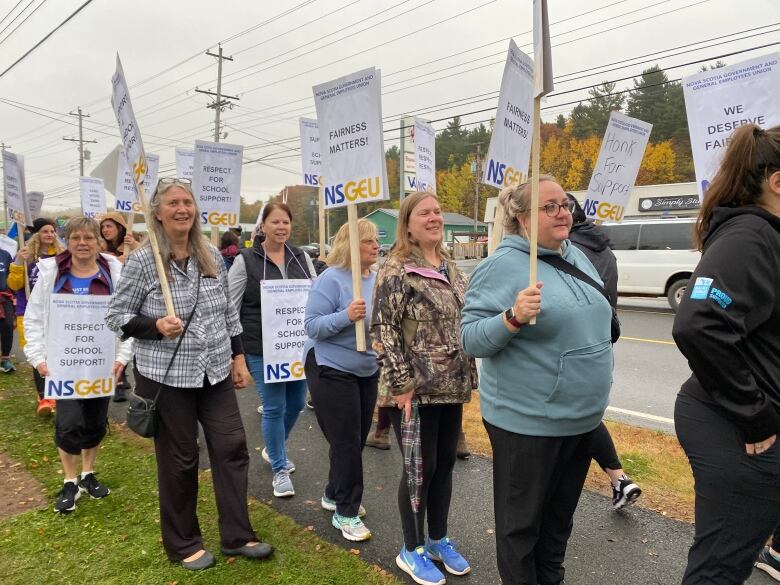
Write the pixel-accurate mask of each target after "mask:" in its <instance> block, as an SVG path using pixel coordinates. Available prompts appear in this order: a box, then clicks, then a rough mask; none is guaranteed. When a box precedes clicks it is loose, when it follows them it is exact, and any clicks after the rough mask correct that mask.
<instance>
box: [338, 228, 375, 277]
mask: <svg viewBox="0 0 780 585" xmlns="http://www.w3.org/2000/svg"><path fill="white" fill-rule="evenodd" d="M357 225H358V236H359V237H360V241H361V242H363V241H365V240H375V239H376V237H377V235H378V233H379V232H378V230H377V229H376V225H375V224H374V223H373V222H371V221H369V220H367V219H359V220H358V222H357ZM351 260H352V256H351V255H350V253H349V224H347V223H345V224H344V225H342V226H341V227H340V228H339V231H337V232H336V237H335V238H334V239H333V248H332V249H331V251H330V254H328V257H327V258H326V259H325V263H326V264H327V265H328V266H332V267H334V268H343V269H344V270H349V269H350V268H351V267H352V264H351Z"/></svg>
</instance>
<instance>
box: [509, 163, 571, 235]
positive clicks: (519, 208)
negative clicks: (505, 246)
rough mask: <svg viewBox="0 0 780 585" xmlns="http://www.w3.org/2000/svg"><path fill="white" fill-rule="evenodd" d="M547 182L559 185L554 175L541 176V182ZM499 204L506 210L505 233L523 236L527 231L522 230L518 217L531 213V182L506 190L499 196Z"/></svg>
mask: <svg viewBox="0 0 780 585" xmlns="http://www.w3.org/2000/svg"><path fill="white" fill-rule="evenodd" d="M545 181H552V182H553V183H558V181H557V180H556V179H555V177H553V176H552V175H539V182H540V183H543V182H545ZM498 203H499V204H500V205H501V207H503V208H504V233H505V234H506V235H516V236H523V234H524V233H525V230H523V229H520V222H519V221H518V219H517V216H518V215H521V214H524V213H528V212H529V211H531V181H530V180H529V181H526V182H525V183H522V184H520V185H517V186H516V187H508V188H506V189H504V190H503V191H501V193H499V194H498Z"/></svg>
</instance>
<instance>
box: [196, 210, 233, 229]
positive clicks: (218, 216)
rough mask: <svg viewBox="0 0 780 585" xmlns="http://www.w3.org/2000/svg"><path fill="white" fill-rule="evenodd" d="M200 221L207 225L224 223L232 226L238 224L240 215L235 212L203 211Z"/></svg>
mask: <svg viewBox="0 0 780 585" xmlns="http://www.w3.org/2000/svg"><path fill="white" fill-rule="evenodd" d="M200 223H201V224H205V225H224V226H226V227H231V226H234V225H238V217H237V216H236V214H235V213H218V212H216V211H212V212H208V211H203V212H201V214H200Z"/></svg>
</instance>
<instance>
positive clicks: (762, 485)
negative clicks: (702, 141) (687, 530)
mask: <svg viewBox="0 0 780 585" xmlns="http://www.w3.org/2000/svg"><path fill="white" fill-rule="evenodd" d="M695 235H696V239H697V241H698V245H699V249H700V250H702V252H703V256H702V259H701V261H700V262H699V265H698V267H697V268H696V270H695V272H694V273H693V276H692V277H691V279H690V284H689V286H688V290H687V292H686V293H685V298H684V299H683V302H682V303H681V304H680V309H679V311H678V312H677V317H676V319H675V322H674V330H673V334H674V340H675V342H676V343H677V346H678V347H679V348H680V351H681V352H682V353H683V354H684V355H685V357H686V358H687V359H688V363H689V365H690V367H691V370H692V371H693V375H692V376H691V377H690V378H689V379H688V380H687V381H686V382H685V383H684V384H683V386H682V389H681V390H680V393H679V395H678V397H677V403H676V405H675V413H674V419H675V427H676V429H677V435H678V437H679V439H680V443H681V444H682V446H683V449H685V453H686V454H687V456H688V459H689V461H690V464H691V468H692V469H693V475H694V479H695V480H696V533H695V536H694V541H693V545H692V546H691V549H690V552H689V554H688V567H687V568H686V571H685V576H684V577H683V581H682V583H683V585H694V584H704V583H707V584H711V583H718V584H727V583H729V584H730V583H734V584H737V583H744V582H745V580H746V579H747V578H748V576H749V574H750V571H751V567H752V565H753V563H754V561H755V560H756V558H757V557H758V554H759V552H760V551H761V549H762V546H763V545H764V543H765V542H766V541H767V538H768V537H769V536H770V535H771V534H772V531H773V530H774V528H775V525H776V524H777V521H778V519H780V446H779V445H778V443H777V435H778V432H780V126H776V127H774V128H771V129H769V130H762V129H761V128H759V127H758V126H755V125H751V124H749V125H745V126H741V127H740V128H738V129H737V130H736V131H735V132H734V134H733V135H732V137H731V142H730V144H729V146H728V148H727V150H726V152H725V154H724V156H723V160H722V163H721V167H720V169H719V170H718V172H717V174H716V175H715V177H714V179H713V180H712V183H711V184H710V185H709V188H708V189H707V191H706V193H705V195H704V204H703V205H702V208H701V211H700V213H699V220H698V222H697V225H696V234H695Z"/></svg>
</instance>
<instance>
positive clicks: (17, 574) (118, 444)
mask: <svg viewBox="0 0 780 585" xmlns="http://www.w3.org/2000/svg"><path fill="white" fill-rule="evenodd" d="M34 396H35V390H34V388H33V384H32V374H31V371H30V369H29V368H27V367H19V371H17V372H16V373H15V374H11V375H5V374H3V375H2V377H1V378H0V451H2V452H4V453H5V454H6V455H7V456H8V457H10V458H11V459H12V460H13V461H15V462H16V463H18V464H20V466H19V467H21V468H25V469H26V470H27V471H28V472H29V473H30V474H31V475H32V476H33V477H34V478H36V479H37V480H38V481H40V482H41V484H42V487H43V490H44V492H45V493H44V499H45V501H46V503H45V508H38V509H35V510H30V511H25V512H21V513H19V514H17V515H14V516H11V517H8V518H5V519H4V520H2V521H0V567H2V569H0V575H1V576H0V582H2V583H4V584H5V585H11V584H16V583H18V584H24V585H29V584H31V583H34V584H39V583H57V584H66V583H89V582H92V583H101V584H111V583H117V584H119V583H121V584H125V583H140V584H146V583H150V584H151V583H162V584H168V585H171V584H174V583H179V584H184V583H209V584H211V583H231V584H233V583H258V584H260V583H262V584H269V585H270V584H280V585H281V584H291V585H292V584H295V585H307V584H311V585H314V584H317V585H328V584H333V585H336V584H343V583H354V584H361V585H362V584H377V585H379V584H391V583H399V581H398V580H396V579H395V578H394V577H393V576H392V575H390V574H388V573H386V572H385V571H383V570H381V569H380V568H379V567H377V566H369V565H368V564H366V563H364V562H363V561H362V560H361V559H360V558H359V556H357V555H354V554H351V553H350V551H348V550H344V549H341V548H339V547H336V546H333V545H331V544H328V543H327V542H325V541H323V540H321V539H319V538H318V537H317V536H316V535H315V534H314V533H313V532H310V531H307V530H306V529H304V528H302V527H300V526H298V525H297V524H295V522H293V521H292V520H291V519H289V518H287V517H286V516H282V515H279V514H277V513H275V512H274V511H273V510H271V509H270V508H269V507H267V506H265V505H264V504H262V503H261V502H259V501H257V500H251V499H250V508H249V509H250V515H251V519H252V524H253V526H254V528H255V530H256V531H257V533H258V535H259V536H260V537H261V538H262V539H263V540H264V541H268V542H270V543H272V544H273V545H274V547H275V548H276V552H275V553H274V556H273V557H272V560H270V561H250V560H247V559H244V558H227V557H224V556H222V555H221V554H219V535H218V531H217V517H216V509H215V504H214V493H213V490H212V486H211V480H210V478H209V477H208V472H204V473H202V475H201V479H202V480H203V481H202V482H201V486H200V501H199V510H198V512H199V514H198V515H199V519H200V524H201V530H202V531H203V535H204V539H205V543H206V546H207V547H208V548H209V549H210V550H211V551H212V552H214V554H216V555H217V562H218V564H217V566H216V567H215V568H213V569H209V570H207V571H202V572H200V573H192V572H189V571H185V570H184V569H182V568H180V567H179V566H178V565H177V564H173V563H171V562H169V561H168V559H167V557H166V556H165V554H164V552H163V549H162V544H161V543H160V527H159V521H158V509H157V493H156V487H157V481H156V471H155V462H154V456H153V453H152V451H151V442H149V441H146V440H143V439H140V438H138V437H136V436H135V435H133V434H132V432H130V431H128V430H126V429H124V428H122V427H119V426H117V425H114V424H112V426H111V432H110V434H109V435H108V436H107V437H106V439H105V440H104V442H103V445H102V447H101V451H100V455H99V456H98V460H97V464H96V470H97V473H98V475H99V477H100V480H101V481H102V482H104V483H105V484H106V485H108V486H109V487H110V488H111V495H109V496H108V497H107V498H105V499H104V500H90V499H89V498H85V497H82V498H81V499H80V500H79V502H78V505H77V508H76V511H75V512H73V513H71V514H69V515H67V516H60V515H58V514H55V513H54V512H53V511H52V510H53V509H52V506H53V503H54V496H55V494H56V493H57V491H58V490H59V489H60V487H61V486H62V479H63V478H62V469H61V467H60V463H59V458H58V457H57V452H56V449H55V447H54V442H53V429H54V425H53V421H52V420H51V419H50V420H41V419H38V418H36V417H35V415H34V412H35V411H34V405H35V399H34ZM0 484H2V482H0ZM29 495H30V496H33V495H40V494H29ZM26 496H27V494H19V495H18V497H19V498H20V500H27V497H26ZM31 501H32V498H31ZM28 507H29V506H28ZM22 509H24V507H23V506H22Z"/></svg>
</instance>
